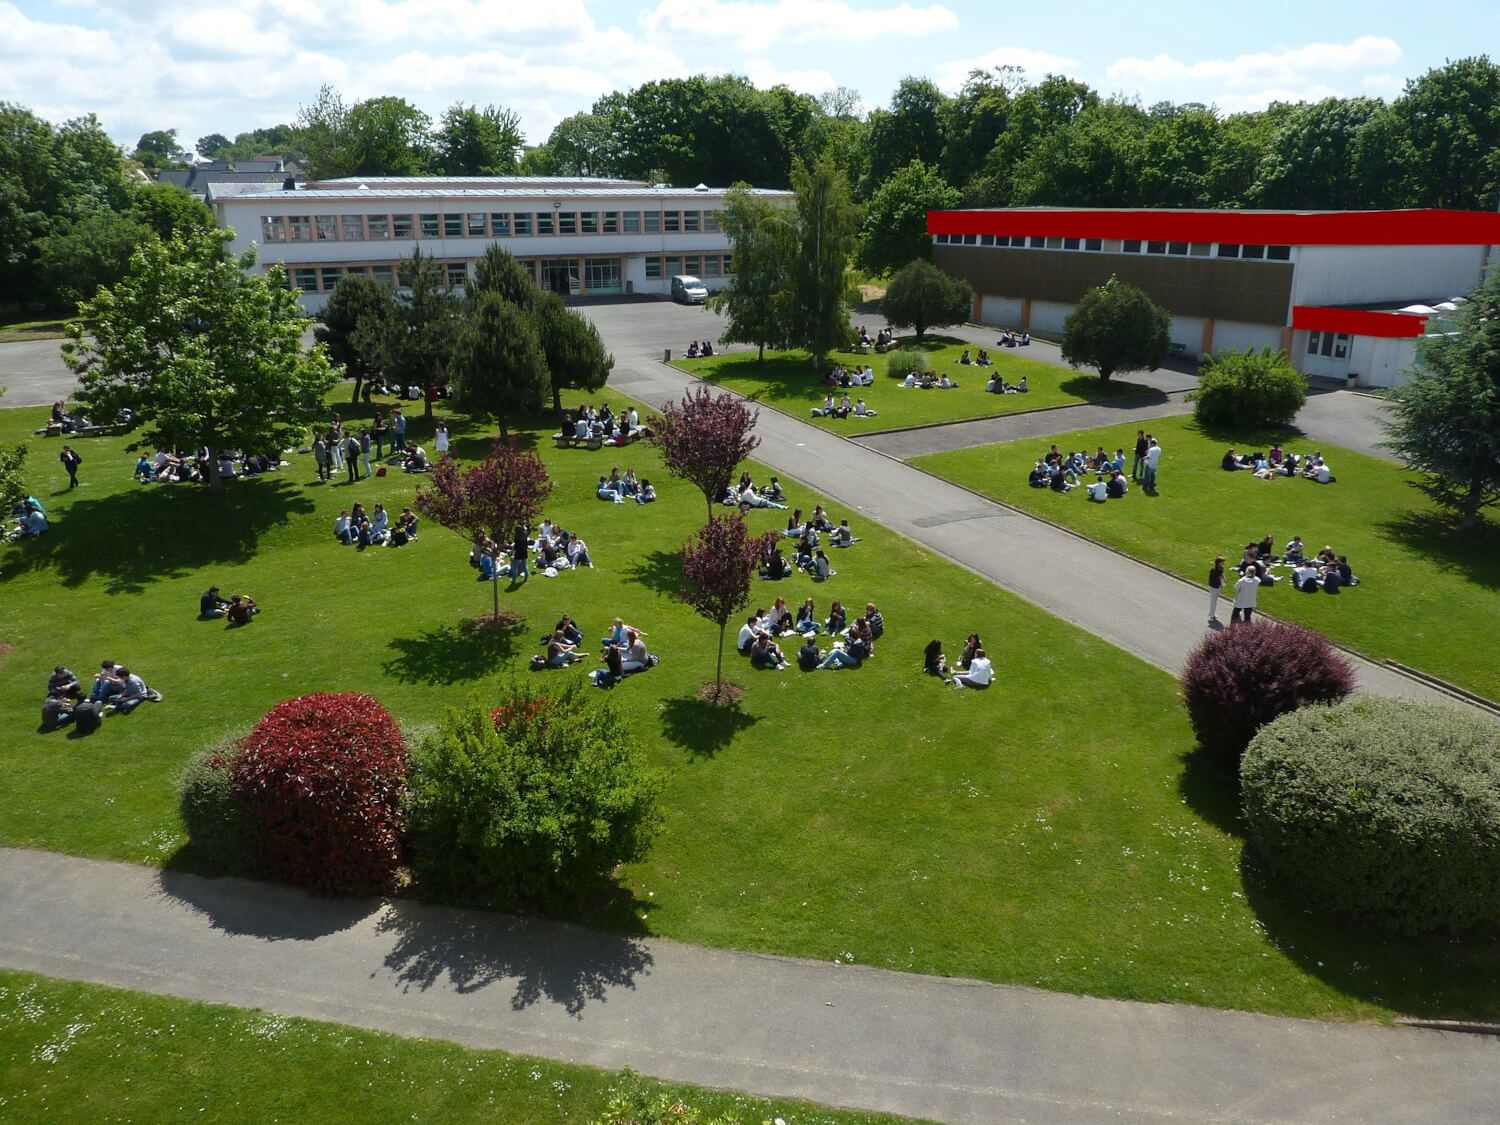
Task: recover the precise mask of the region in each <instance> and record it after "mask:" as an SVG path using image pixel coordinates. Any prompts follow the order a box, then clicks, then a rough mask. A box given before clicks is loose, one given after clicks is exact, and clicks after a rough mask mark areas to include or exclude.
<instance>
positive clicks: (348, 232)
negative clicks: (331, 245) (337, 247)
mask: <svg viewBox="0 0 1500 1125" xmlns="http://www.w3.org/2000/svg"><path fill="white" fill-rule="evenodd" d="M339 225H340V226H341V227H342V232H341V233H342V234H343V236H344V241H345V242H363V241H364V240H365V217H364V216H363V215H341V216H339Z"/></svg>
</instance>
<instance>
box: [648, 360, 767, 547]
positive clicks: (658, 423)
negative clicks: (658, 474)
mask: <svg viewBox="0 0 1500 1125" xmlns="http://www.w3.org/2000/svg"><path fill="white" fill-rule="evenodd" d="M759 418H760V411H759V410H751V409H750V408H749V407H748V406H746V405H745V404H744V402H743V401H741V400H740V399H738V398H735V397H734V396H733V395H728V394H719V395H716V394H712V393H711V392H710V391H709V389H708V388H707V387H699V388H698V389H697V390H696V391H691V392H689V393H688V394H685V395H683V396H682V402H680V403H676V402H671V403H668V404H667V406H666V409H665V410H663V411H662V414H661V417H659V418H657V419H655V420H654V421H653V422H652V424H651V435H650V440H651V444H652V445H654V446H656V447H657V448H658V449H659V450H661V459H662V462H663V463H664V464H665V465H666V467H667V472H669V473H671V474H672V475H673V476H678V477H681V478H682V479H683V480H686V481H691V482H692V483H693V484H696V485H697V486H698V488H699V489H701V490H702V492H703V499H704V500H705V501H707V503H708V518H709V519H710V520H712V519H713V515H714V501H716V500H717V499H718V498H719V497H720V496H722V495H723V493H724V489H726V488H728V487H729V482H730V481H731V480H733V479H734V473H735V470H736V469H738V468H739V467H740V462H741V461H743V460H744V459H745V458H746V457H748V456H750V451H751V450H753V449H754V448H755V447H756V446H757V445H759V444H760V438H758V437H756V436H755V435H754V434H753V433H752V432H751V431H752V430H754V429H755V423H756V421H757V420H758V419H759Z"/></svg>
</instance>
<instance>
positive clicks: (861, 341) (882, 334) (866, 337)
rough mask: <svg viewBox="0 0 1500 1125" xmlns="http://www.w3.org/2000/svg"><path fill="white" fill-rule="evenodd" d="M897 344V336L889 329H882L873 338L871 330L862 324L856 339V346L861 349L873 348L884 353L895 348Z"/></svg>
mask: <svg viewBox="0 0 1500 1125" xmlns="http://www.w3.org/2000/svg"><path fill="white" fill-rule="evenodd" d="M895 342H896V334H895V333H894V332H892V331H891V330H890V329H889V328H882V329H881V330H880V331H879V332H877V333H875V335H874V337H871V335H870V330H869V329H868V328H866V327H865V326H864V325H863V324H861V325H860V326H859V335H858V336H857V337H856V338H855V341H854V345H855V347H859V348H868V347H871V346H873V347H874V348H875V350H876V351H878V352H883V351H885V350H886V349H887V348H889V347H891V346H893V345H894V344H895Z"/></svg>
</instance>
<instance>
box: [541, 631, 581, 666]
mask: <svg viewBox="0 0 1500 1125" xmlns="http://www.w3.org/2000/svg"><path fill="white" fill-rule="evenodd" d="M577 650H578V646H577V645H576V644H575V643H574V642H572V641H570V640H568V638H567V637H566V636H565V635H564V634H563V631H562V630H561V629H558V630H556V631H555V632H553V634H552V639H551V640H549V641H548V642H547V667H548V668H565V667H567V666H568V665H569V664H572V663H573V662H574V661H575V660H582V659H583V654H582V653H581V652H579V651H577Z"/></svg>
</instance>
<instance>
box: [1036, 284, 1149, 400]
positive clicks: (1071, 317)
mask: <svg viewBox="0 0 1500 1125" xmlns="http://www.w3.org/2000/svg"><path fill="white" fill-rule="evenodd" d="M1171 347H1172V317H1171V315H1170V314H1169V313H1168V312H1167V310H1166V309H1164V308H1161V307H1160V306H1159V305H1156V304H1154V303H1153V302H1152V300H1151V298H1150V297H1148V296H1146V294H1145V293H1144V292H1143V291H1142V290H1140V289H1137V288H1136V287H1135V286H1134V285H1131V284H1129V283H1127V282H1124V281H1121V280H1119V279H1118V278H1114V277H1111V278H1110V279H1109V280H1108V281H1106V282H1105V283H1104V284H1103V285H1100V286H1098V287H1096V288H1094V289H1090V290H1089V291H1088V292H1087V293H1085V294H1084V295H1083V297H1082V298H1081V299H1080V300H1079V302H1078V304H1077V306H1076V307H1075V308H1074V309H1073V311H1072V312H1071V313H1069V314H1068V318H1067V319H1066V320H1065V321H1063V340H1062V357H1063V359H1065V360H1067V362H1068V363H1069V364H1070V365H1071V366H1073V367H1092V368H1094V369H1095V370H1096V371H1098V372H1099V380H1100V382H1103V383H1107V382H1109V379H1110V376H1111V375H1114V374H1115V373H1116V372H1119V371H1126V372H1129V371H1150V370H1151V369H1152V368H1153V367H1156V366H1157V365H1159V364H1160V363H1161V361H1162V360H1164V359H1166V358H1167V352H1169V351H1170V350H1171Z"/></svg>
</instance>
